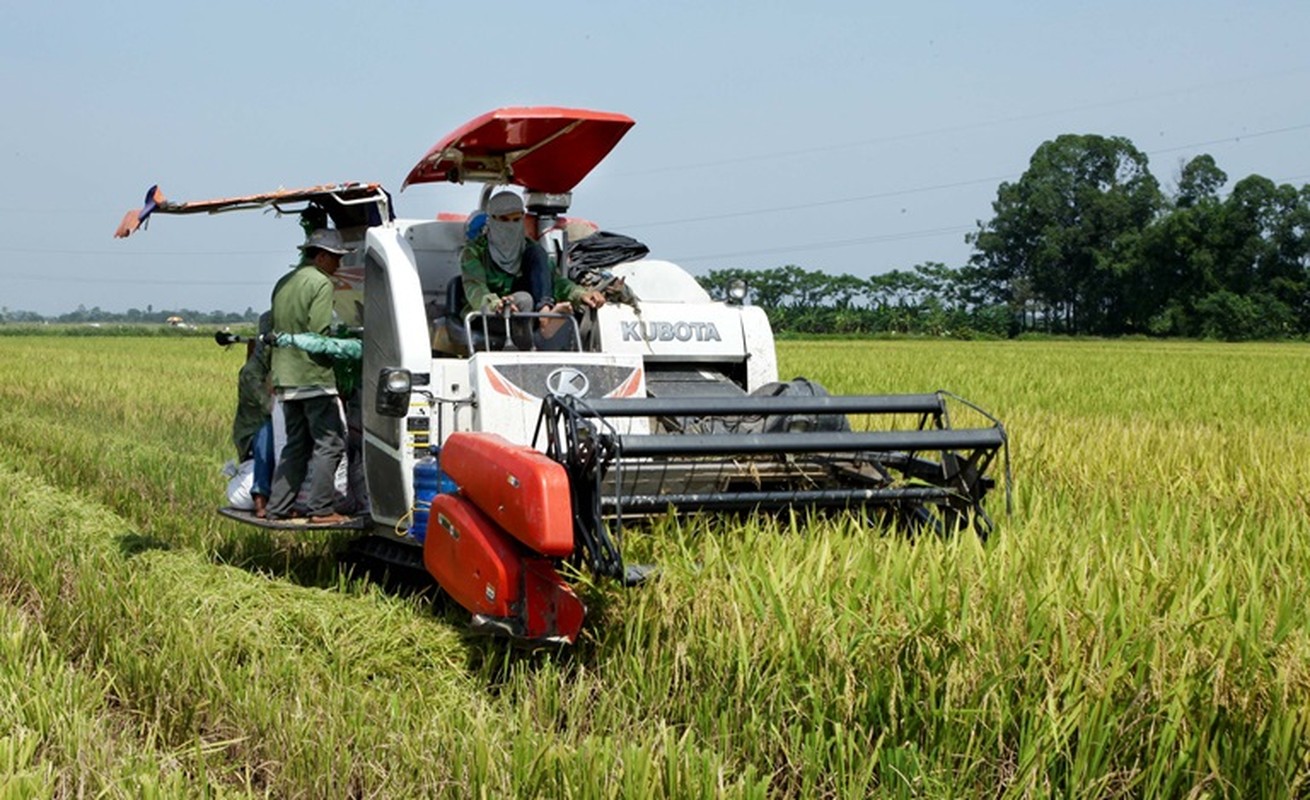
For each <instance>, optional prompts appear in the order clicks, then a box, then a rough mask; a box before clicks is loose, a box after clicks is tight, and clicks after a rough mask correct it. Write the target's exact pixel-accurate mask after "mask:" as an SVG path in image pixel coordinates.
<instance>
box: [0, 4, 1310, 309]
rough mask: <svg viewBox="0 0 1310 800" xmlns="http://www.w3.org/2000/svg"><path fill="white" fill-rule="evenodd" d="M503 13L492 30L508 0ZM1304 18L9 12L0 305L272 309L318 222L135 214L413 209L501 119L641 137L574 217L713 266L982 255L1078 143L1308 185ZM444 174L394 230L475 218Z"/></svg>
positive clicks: (977, 12) (535, 9)
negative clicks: (420, 167) (144, 209)
mask: <svg viewBox="0 0 1310 800" xmlns="http://www.w3.org/2000/svg"><path fill="white" fill-rule="evenodd" d="M493 10H494V13H495V15H496V16H494V17H493V16H492V12H493ZM1307 32H1310V3H1305V2H1304V1H1303V0H1302V2H1260V3H1243V4H1237V3H1218V2H1204V0H1201V1H1200V2H1196V1H1193V2H1174V1H1173V0H1168V1H1167V2H1153V3H1141V2H1132V3H1130V2H1118V1H1117V0H1113V1H1111V2H1099V3H1068V2H1050V3H1036V2H1008V1H1006V0H997V1H996V2H991V3H931V2H929V3H917V4H910V3H896V4H890V3H874V2H829V3H823V2H816V3H810V4H805V5H804V6H802V4H798V3H775V2H755V3H737V2H730V3H716V4H713V5H711V4H709V3H705V2H699V3H690V2H661V3H642V4H638V3H626V2H611V3H600V2H594V3H592V2H587V3H571V2H556V3H540V2H536V3H519V2H511V1H506V2H500V3H496V4H485V3H463V4H450V3H438V2H429V3H420V2H415V1H414V0H411V1H410V2H400V1H399V0H397V1H396V2H374V3H341V2H315V3H307V2H278V3H267V2H263V3H253V2H224V3H208V4H190V3H176V2H174V3H162V2H153V1H152V0H146V1H145V2H137V3H114V4H107V3H89V2H65V3H59V2H49V3H17V2H13V0H0V63H2V64H3V69H0V99H2V100H3V107H4V109H5V111H4V115H3V121H0V166H2V167H3V170H4V174H5V175H6V177H7V179H8V184H9V187H10V188H9V191H8V192H7V194H6V198H5V199H4V200H0V236H3V239H4V241H6V242H7V243H8V244H9V254H8V255H9V257H8V258H6V259H5V260H4V263H2V264H0V285H3V287H4V290H3V294H0V306H4V307H7V308H9V309H10V310H16V309H22V310H30V311H37V312H40V313H43V314H54V313H61V312H64V311H69V310H72V309H75V308H76V307H77V306H78V305H85V306H87V307H92V306H100V307H101V308H103V309H105V310H111V311H124V310H126V309H128V308H129V307H138V308H145V307H146V306H147V305H153V306H154V307H155V308H157V309H158V308H179V307H189V308H197V309H201V310H206V311H208V310H215V309H223V310H243V309H245V308H246V307H247V306H252V307H255V308H256V309H258V308H262V307H264V306H265V305H266V304H267V298H268V292H269V289H270V288H271V286H272V284H273V282H274V281H275V280H276V278H277V277H278V276H279V275H280V274H281V272H282V271H283V270H284V269H285V267H286V265H287V264H289V263H290V261H291V259H292V254H293V251H294V248H295V245H296V244H297V243H298V242H299V241H300V236H301V234H300V231H299V229H298V227H297V226H296V225H295V222H294V220H292V219H277V218H275V217H273V216H271V215H261V214H258V213H244V214H231V215H223V216H217V217H161V218H158V219H156V220H155V221H154V222H153V223H152V225H151V227H150V229H149V230H147V231H145V232H143V233H141V234H138V235H136V236H133V237H132V238H131V239H129V240H126V241H117V240H114V239H113V238H111V233H112V231H113V228H114V226H115V224H116V223H117V221H118V218H119V217H121V215H122V213H123V212H124V211H126V210H127V209H128V208H130V207H132V206H134V205H139V203H140V200H141V197H142V195H143V194H144V191H145V189H146V188H147V187H148V186H149V185H150V184H152V183H159V184H160V185H161V187H162V188H163V190H164V192H165V193H166V194H167V195H168V197H169V198H171V199H176V200H186V199H204V198H209V197H220V196H228V195H233V194H245V193H250V192H257V191H266V190H270V189H275V188H278V187H280V186H282V187H295V186H304V185H311V184H316V183H323V182H332V181H340V180H364V181H380V182H382V183H383V184H384V185H386V186H388V187H389V188H391V189H392V190H393V192H399V188H400V183H401V181H402V180H403V178H404V176H405V174H406V172H408V170H409V168H410V167H411V166H412V165H413V164H414V162H415V161H416V160H417V159H418V158H419V157H420V156H421V155H422V154H423V153H424V152H425V151H426V150H427V148H428V147H430V146H431V145H432V144H433V143H434V142H435V141H436V140H438V139H439V138H441V137H442V136H443V135H444V134H445V133H447V132H449V131H451V130H453V129H454V128H456V127H458V126H459V125H461V124H462V123H463V122H465V121H466V120H468V119H470V118H472V117H474V116H477V115H478V114H481V113H483V112H485V111H489V110H491V109H493V108H497V107H500V106H506V105H562V106H576V107H584V108H596V109H601V110H607V111H618V112H622V113H625V114H628V115H629V116H631V117H633V118H634V119H635V120H636V121H637V125H636V127H634V128H633V129H632V131H631V132H630V133H629V134H628V136H627V137H626V138H625V139H624V140H623V141H622V142H621V143H620V144H619V146H618V147H617V148H616V149H615V151H614V152H613V153H612V154H611V155H610V157H609V159H608V160H607V161H606V162H605V163H603V164H602V165H601V166H600V167H599V168H597V170H596V171H595V172H593V173H592V175H591V176H589V177H588V178H587V179H586V180H585V181H583V183H582V184H581V185H580V186H579V187H578V189H577V190H576V191H575V192H574V198H575V199H574V206H573V213H574V214H575V215H577V216H584V217H587V218H590V219H593V220H596V221H597V222H599V223H600V224H601V226H602V227H604V228H606V229H608V230H614V231H618V232H624V233H628V234H630V235H633V236H636V237H637V238H640V239H642V240H643V241H645V242H646V243H647V244H649V245H650V247H651V250H652V251H653V254H654V255H657V256H660V257H664V258H669V259H671V260H675V261H679V262H680V263H682V264H684V266H686V267H688V268H689V269H691V270H692V271H693V272H705V271H708V270H710V269H715V268H726V267H745V268H763V267H771V266H779V265H783V264H789V263H795V264H799V265H801V266H803V267H806V268H812V269H824V270H828V271H831V272H834V273H850V274H854V275H859V276H868V275H871V274H875V273H879V272H884V271H886V270H889V269H894V268H909V267H911V266H913V265H914V264H917V263H921V262H925V261H941V262H945V263H947V264H949V265H952V266H958V265H960V264H963V263H964V262H965V261H966V260H967V259H968V256H969V253H970V249H969V246H968V245H967V244H966V243H965V241H964V235H965V233H966V232H968V231H969V230H972V229H974V228H975V227H976V223H977V221H978V220H986V219H988V218H990V216H991V202H992V201H993V200H994V199H995V196H996V188H997V186H998V184H999V183H1000V181H1002V180H1013V179H1015V178H1017V177H1018V176H1019V175H1020V174H1021V173H1022V172H1023V170H1024V168H1025V167H1026V165H1027V162H1028V159H1029V157H1030V156H1031V155H1032V152H1033V151H1034V150H1035V149H1036V148H1037V146H1038V145H1040V144H1041V143H1042V142H1043V141H1045V140H1048V139H1051V138H1054V137H1055V136H1058V135H1060V134H1062V133H1098V134H1103V135H1122V136H1127V137H1128V138H1130V139H1131V140H1132V141H1133V142H1134V143H1135V144H1136V145H1137V146H1138V147H1139V148H1140V149H1141V150H1143V151H1145V152H1146V153H1147V154H1148V155H1149V156H1150V159H1151V168H1152V171H1153V173H1154V174H1155V175H1156V177H1157V178H1159V179H1160V181H1161V182H1162V184H1164V185H1165V187H1166V188H1169V187H1171V186H1172V184H1173V182H1174V179H1175V177H1176V174H1177V171H1178V165H1179V163H1180V161H1183V160H1186V159H1188V158H1190V157H1192V156H1194V155H1197V154H1199V153H1203V152H1208V153H1210V154H1212V155H1213V156H1214V157H1215V159H1216V160H1217V162H1218V164H1219V166H1220V167H1221V168H1222V169H1223V170H1224V171H1225V172H1227V173H1228V174H1229V176H1230V178H1232V179H1240V178H1242V177H1245V176H1246V175H1249V174H1252V173H1258V174H1261V175H1265V176H1267V177H1269V178H1272V179H1274V180H1275V181H1278V182H1291V183H1295V184H1297V185H1300V184H1302V183H1305V182H1307V181H1310V108H1308V107H1307V106H1306V103H1305V98H1306V96H1307V92H1306V86H1307V81H1308V79H1310V46H1308V45H1307ZM475 202H476V193H475V192H474V191H472V190H471V189H468V188H463V187H455V186H435V185H425V186H416V187H411V188H410V189H408V190H406V191H405V192H403V193H398V194H397V195H396V205H397V209H398V212H399V213H400V214H401V215H402V216H407V217H431V216H432V215H434V214H435V213H437V212H438V211H443V210H451V211H467V210H468V209H469V208H470V207H471V206H472V205H473V204H474V203H475Z"/></svg>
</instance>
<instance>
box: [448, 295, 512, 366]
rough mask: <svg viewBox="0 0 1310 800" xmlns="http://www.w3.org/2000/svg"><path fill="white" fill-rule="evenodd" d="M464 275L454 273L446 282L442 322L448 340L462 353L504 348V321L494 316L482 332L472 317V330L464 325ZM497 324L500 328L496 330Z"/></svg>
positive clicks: (479, 325) (475, 319)
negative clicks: (444, 316)
mask: <svg viewBox="0 0 1310 800" xmlns="http://www.w3.org/2000/svg"><path fill="white" fill-rule="evenodd" d="M464 300H465V298H464V276H463V275H456V276H455V277H453V278H451V279H450V282H449V283H447V284H446V319H445V322H444V323H442V324H443V325H444V326H445V328H446V333H447V335H449V337H450V341H451V342H452V343H453V344H454V345H455V346H456V347H457V348H458V349H459V350H460V351H462V352H463V353H466V354H469V353H472V352H473V351H475V350H504V349H505V340H506V336H505V330H504V322H503V321H502V320H501V319H500V318H499V317H496V318H494V319H493V321H492V324H490V325H488V331H487V332H485V333H484V331H483V329H482V326H481V324H479V323H478V322H477V318H476V317H475V318H474V322H473V326H472V328H473V330H471V331H470V330H469V329H468V328H466V327H464V314H463V313H462V312H463V311H464V305H465V303H464ZM497 326H499V328H500V330H499V331H498V330H497ZM488 334H489V335H488Z"/></svg>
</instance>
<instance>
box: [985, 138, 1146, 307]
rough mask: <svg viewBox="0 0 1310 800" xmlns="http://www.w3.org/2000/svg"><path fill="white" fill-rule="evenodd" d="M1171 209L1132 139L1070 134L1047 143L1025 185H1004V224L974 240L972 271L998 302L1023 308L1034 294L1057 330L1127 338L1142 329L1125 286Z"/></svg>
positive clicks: (1000, 194)
mask: <svg viewBox="0 0 1310 800" xmlns="http://www.w3.org/2000/svg"><path fill="white" fill-rule="evenodd" d="M1162 203H1163V198H1162V195H1161V193H1160V187H1159V183H1158V182H1157V181H1156V179H1155V178H1154V177H1153V176H1152V175H1151V173H1150V170H1149V169H1148V166H1147V158H1146V155H1145V154H1143V153H1142V152H1141V151H1140V150H1138V149H1137V148H1136V147H1134V146H1133V144H1132V142H1130V141H1129V140H1128V139H1126V138H1123V137H1119V136H1114V137H1105V136H1098V135H1094V134H1088V135H1075V134H1065V135H1063V136H1059V137H1057V138H1056V139H1054V140H1052V141H1047V142H1043V143H1042V144H1041V146H1040V147H1038V148H1037V151H1036V152H1035V153H1034V154H1033V157H1032V160H1031V161H1030V162H1029V165H1028V169H1027V170H1026V171H1025V172H1024V174H1023V176H1022V177H1020V178H1019V180H1018V181H1017V182H1016V183H1003V184H1001V186H1000V188H999V189H998V190H997V197H996V201H995V202H994V203H993V204H992V210H993V211H994V212H995V217H993V219H992V220H991V221H990V222H988V223H986V224H985V225H984V224H982V223H979V228H978V231H977V232H976V233H974V234H971V235H970V237H969V239H970V241H971V242H972V243H973V244H974V248H975V253H974V256H973V258H972V259H971V263H972V264H973V265H974V266H975V267H976V268H977V269H978V272H977V275H978V276H979V277H980V278H981V279H982V281H983V283H984V286H985V287H986V288H987V289H988V291H989V294H991V296H992V297H994V298H995V299H997V300H1000V301H1004V302H1009V303H1011V304H1012V305H1014V304H1016V300H1017V299H1018V292H1019V291H1020V289H1021V288H1023V289H1026V290H1027V291H1030V292H1031V293H1032V295H1033V296H1034V298H1035V299H1036V300H1037V301H1038V302H1039V303H1041V304H1042V305H1043V306H1044V308H1043V309H1042V312H1043V314H1044V315H1045V317H1046V319H1047V322H1048V325H1049V324H1051V323H1055V326H1056V327H1058V328H1060V329H1062V330H1066V331H1068V332H1071V333H1120V332H1123V331H1124V330H1126V329H1132V328H1133V327H1134V325H1133V321H1132V320H1130V319H1129V318H1128V317H1129V307H1128V303H1127V302H1126V300H1127V296H1126V291H1125V287H1126V285H1127V282H1126V281H1125V277H1126V276H1127V275H1128V273H1129V272H1130V271H1131V270H1132V268H1133V266H1134V264H1133V255H1134V253H1135V251H1136V242H1137V238H1138V236H1139V235H1140V233H1141V231H1142V229H1143V228H1144V227H1145V226H1146V225H1147V224H1148V223H1149V222H1150V221H1151V220H1152V218H1153V217H1154V216H1155V215H1156V214H1157V213H1158V212H1159V210H1160V209H1161V207H1162ZM1018 310H1021V309H1017V308H1016V311H1018Z"/></svg>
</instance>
